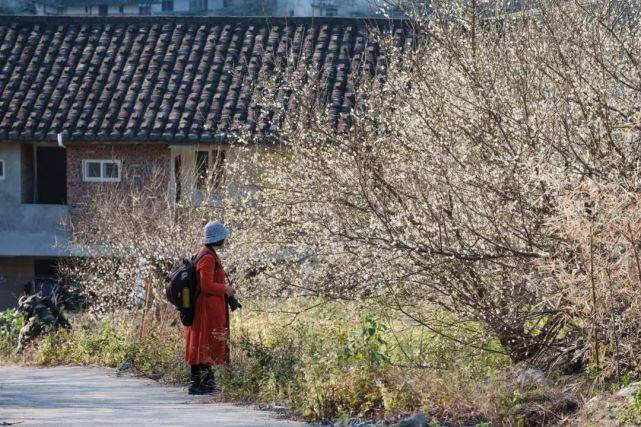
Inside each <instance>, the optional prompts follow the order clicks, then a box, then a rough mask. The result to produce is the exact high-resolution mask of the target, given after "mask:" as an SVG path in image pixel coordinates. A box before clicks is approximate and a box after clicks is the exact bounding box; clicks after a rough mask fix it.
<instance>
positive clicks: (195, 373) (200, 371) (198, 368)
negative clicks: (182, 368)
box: [191, 365, 210, 382]
mask: <svg viewBox="0 0 641 427" xmlns="http://www.w3.org/2000/svg"><path fill="white" fill-rule="evenodd" d="M209 368H210V366H209V365H191V378H192V380H193V381H195V382H201V381H203V379H204V378H205V377H206V376H207V374H209Z"/></svg>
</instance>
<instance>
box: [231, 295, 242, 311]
mask: <svg viewBox="0 0 641 427" xmlns="http://www.w3.org/2000/svg"><path fill="white" fill-rule="evenodd" d="M227 303H228V304H229V309H230V310H231V311H234V310H236V309H238V308H243V306H242V305H241V304H240V303H239V302H238V300H237V299H236V297H235V296H233V295H228V296H227Z"/></svg>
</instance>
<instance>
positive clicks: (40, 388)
mask: <svg viewBox="0 0 641 427" xmlns="http://www.w3.org/2000/svg"><path fill="white" fill-rule="evenodd" d="M210 401H211V398H207V397H202V396H188V395H187V394H186V392H185V389H184V388H181V387H168V386H164V385H161V384H158V383H156V382H154V381H152V380H147V379H142V378H132V377H126V376H121V377H117V376H116V375H115V374H114V371H113V370H111V369H103V368H79V367H67V366H63V367H55V368H31V367H27V368H25V367H17V366H0V425H10V424H13V423H16V424H17V425H24V424H32V425H33V424H56V425H69V424H83V425H114V424H119V425H132V424H135V425H210V426H288V427H293V426H303V425H305V424H303V423H298V422H293V421H287V420H279V419H277V418H275V417H274V415H273V414H271V413H269V412H266V411H260V410H256V409H251V408H248V407H244V406H235V405H230V404H221V403H210Z"/></svg>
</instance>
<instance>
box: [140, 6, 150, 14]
mask: <svg viewBox="0 0 641 427" xmlns="http://www.w3.org/2000/svg"><path fill="white" fill-rule="evenodd" d="M138 12H139V13H140V14H141V15H151V5H149V4H141V5H140V7H139V8H138Z"/></svg>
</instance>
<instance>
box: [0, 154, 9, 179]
mask: <svg viewBox="0 0 641 427" xmlns="http://www.w3.org/2000/svg"><path fill="white" fill-rule="evenodd" d="M0 165H2V167H0V172H2V173H0V181H4V179H5V177H6V176H7V163H6V162H5V161H4V159H0Z"/></svg>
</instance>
